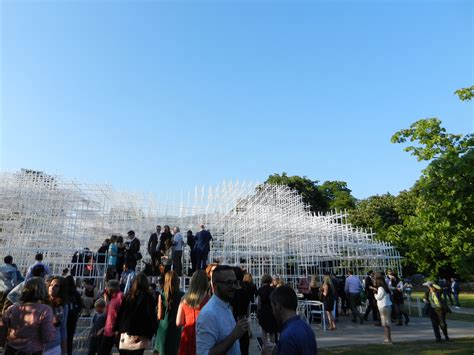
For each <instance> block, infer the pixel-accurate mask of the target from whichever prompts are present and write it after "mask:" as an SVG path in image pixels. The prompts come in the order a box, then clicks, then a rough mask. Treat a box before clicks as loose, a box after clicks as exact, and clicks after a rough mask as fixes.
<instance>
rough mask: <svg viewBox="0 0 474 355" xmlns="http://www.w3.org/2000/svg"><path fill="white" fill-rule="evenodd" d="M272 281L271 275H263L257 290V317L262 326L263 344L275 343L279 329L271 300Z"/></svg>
mask: <svg viewBox="0 0 474 355" xmlns="http://www.w3.org/2000/svg"><path fill="white" fill-rule="evenodd" d="M271 283H272V277H271V276H270V275H263V276H262V286H261V287H260V288H259V289H258V291H257V317H258V324H259V325H260V327H262V340H263V344H266V343H267V342H268V341H271V342H272V343H275V342H276V333H277V331H278V329H277V324H276V320H275V316H274V315H273V310H272V303H271V301H270V295H271V294H272V292H273V290H274V288H273V287H271V286H270V284H271Z"/></svg>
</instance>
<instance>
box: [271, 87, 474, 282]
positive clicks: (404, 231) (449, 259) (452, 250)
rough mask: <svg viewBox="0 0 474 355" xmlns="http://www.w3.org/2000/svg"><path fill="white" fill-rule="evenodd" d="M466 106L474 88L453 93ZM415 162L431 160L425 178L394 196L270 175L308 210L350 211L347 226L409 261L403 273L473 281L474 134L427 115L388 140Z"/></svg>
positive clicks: (336, 183)
mask: <svg viewBox="0 0 474 355" xmlns="http://www.w3.org/2000/svg"><path fill="white" fill-rule="evenodd" d="M455 94H456V95H458V96H459V99H460V100H462V101H470V100H472V99H473V97H474V86H471V87H468V88H464V89H460V90H457V91H456V92H455ZM391 141H392V143H396V144H407V146H406V147H405V148H404V150H405V151H406V152H409V153H411V154H412V155H413V156H415V157H416V158H417V160H418V161H426V162H428V163H429V164H428V166H427V167H426V168H425V169H424V170H423V171H422V174H421V176H420V178H419V179H418V180H417V181H416V182H415V184H414V185H413V186H412V187H411V188H410V189H409V190H405V191H402V192H400V193H399V194H398V195H397V196H394V195H391V194H389V193H386V194H382V195H375V196H371V197H368V198H366V199H363V200H359V201H358V200H356V199H355V198H354V197H353V196H352V194H351V190H350V189H349V188H348V187H347V183H345V182H344V181H325V182H324V183H323V184H321V185H319V181H318V180H311V179H309V178H307V177H306V176H304V177H300V176H287V174H286V173H282V174H281V175H279V174H273V175H270V176H269V177H268V179H267V181H266V182H267V183H270V184H284V185H287V186H289V187H291V188H293V189H295V190H297V191H298V192H299V193H300V194H301V196H302V198H303V201H304V202H305V203H307V204H308V205H309V206H310V209H311V211H314V212H316V211H322V212H326V211H330V210H334V209H338V210H342V209H349V210H350V211H349V213H350V222H351V223H352V224H353V225H354V226H357V227H363V228H367V229H369V228H371V229H373V230H374V231H375V232H376V234H377V238H378V239H380V240H384V241H388V242H391V243H392V244H393V245H394V246H396V247H397V248H398V250H399V251H400V253H401V255H402V256H403V257H404V266H405V267H404V270H405V272H406V273H414V272H415V271H418V272H423V273H425V274H427V275H431V276H439V275H441V276H445V277H447V276H452V275H453V274H457V275H459V276H461V277H468V276H471V277H472V275H473V274H474V232H473V222H474V149H473V148H474V136H473V134H466V135H462V134H453V133H448V132H447V131H446V129H445V128H444V127H443V126H442V123H441V120H439V119H438V118H435V117H433V118H425V119H421V120H418V121H416V122H414V123H413V124H412V125H410V127H409V128H406V129H402V130H400V131H398V132H396V133H395V134H393V136H392V138H391Z"/></svg>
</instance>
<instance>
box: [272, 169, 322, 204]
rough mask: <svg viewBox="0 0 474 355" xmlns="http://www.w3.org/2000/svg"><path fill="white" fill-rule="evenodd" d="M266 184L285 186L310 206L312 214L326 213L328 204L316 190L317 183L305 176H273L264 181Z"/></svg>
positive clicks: (283, 174) (284, 174)
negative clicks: (297, 193) (295, 192)
mask: <svg viewBox="0 0 474 355" xmlns="http://www.w3.org/2000/svg"><path fill="white" fill-rule="evenodd" d="M265 182H266V183H267V184H274V185H286V186H288V187H290V188H292V189H294V190H296V191H298V192H299V194H300V195H301V197H302V199H303V202H304V203H306V204H308V205H309V206H310V210H311V211H312V212H318V211H327V209H328V202H327V201H326V199H325V198H324V195H323V194H322V192H321V191H319V189H318V181H317V180H311V179H309V178H307V177H306V176H303V177H301V176H297V175H295V176H288V175H287V174H286V173H285V172H283V173H282V174H281V175H279V174H273V175H270V176H269V177H268V179H267V180H266V181H265Z"/></svg>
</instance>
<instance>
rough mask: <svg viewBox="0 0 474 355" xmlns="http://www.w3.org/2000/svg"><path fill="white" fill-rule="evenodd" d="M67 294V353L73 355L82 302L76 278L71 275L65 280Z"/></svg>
mask: <svg viewBox="0 0 474 355" xmlns="http://www.w3.org/2000/svg"><path fill="white" fill-rule="evenodd" d="M64 282H65V287H66V293H67V306H68V308H69V309H68V317H67V325H66V329H67V353H68V355H72V341H73V338H74V333H75V332H76V325H77V320H78V319H79V314H80V313H81V308H82V302H81V294H80V293H79V291H77V288H76V282H75V281H74V277H72V276H71V275H69V276H67V277H66V278H65V279H64Z"/></svg>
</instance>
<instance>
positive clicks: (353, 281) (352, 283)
mask: <svg viewBox="0 0 474 355" xmlns="http://www.w3.org/2000/svg"><path fill="white" fill-rule="evenodd" d="M347 274H348V277H347V279H346V285H345V287H344V291H345V292H346V295H347V296H348V298H349V305H350V307H351V311H352V321H353V322H354V323H355V322H357V318H359V321H360V324H362V323H364V321H363V318H362V315H361V314H360V313H359V310H358V307H359V306H360V290H361V289H362V284H361V283H360V280H359V278H358V277H357V276H354V275H352V270H349V271H348V272H347Z"/></svg>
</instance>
